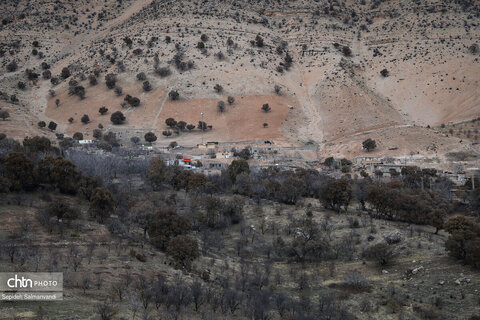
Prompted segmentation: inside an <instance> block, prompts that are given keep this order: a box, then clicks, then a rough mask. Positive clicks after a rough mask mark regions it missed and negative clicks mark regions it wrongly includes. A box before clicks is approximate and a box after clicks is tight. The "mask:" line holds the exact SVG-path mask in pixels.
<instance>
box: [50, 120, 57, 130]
mask: <svg viewBox="0 0 480 320" xmlns="http://www.w3.org/2000/svg"><path fill="white" fill-rule="evenodd" d="M48 129H50V130H52V131H55V129H57V124H56V123H55V122H53V121H50V123H49V124H48Z"/></svg>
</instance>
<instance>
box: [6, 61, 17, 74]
mask: <svg viewBox="0 0 480 320" xmlns="http://www.w3.org/2000/svg"><path fill="white" fill-rule="evenodd" d="M17 69H18V65H17V62H16V61H15V60H12V61H11V62H10V63H9V64H7V71H8V72H14V71H17Z"/></svg>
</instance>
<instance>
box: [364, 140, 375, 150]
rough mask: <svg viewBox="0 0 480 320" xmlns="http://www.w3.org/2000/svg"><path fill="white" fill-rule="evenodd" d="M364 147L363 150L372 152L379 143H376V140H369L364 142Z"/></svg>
mask: <svg viewBox="0 0 480 320" xmlns="http://www.w3.org/2000/svg"><path fill="white" fill-rule="evenodd" d="M362 146H363V149H365V150H367V151H372V150H373V149H375V148H376V147H377V143H376V142H375V140H372V139H370V138H368V139H367V140H365V141H363V142H362Z"/></svg>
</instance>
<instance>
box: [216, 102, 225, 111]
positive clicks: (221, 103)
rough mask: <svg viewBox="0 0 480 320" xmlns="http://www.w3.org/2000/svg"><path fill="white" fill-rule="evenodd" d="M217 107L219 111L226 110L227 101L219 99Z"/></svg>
mask: <svg viewBox="0 0 480 320" xmlns="http://www.w3.org/2000/svg"><path fill="white" fill-rule="evenodd" d="M217 109H218V111H219V112H224V111H225V102H223V101H218V104H217Z"/></svg>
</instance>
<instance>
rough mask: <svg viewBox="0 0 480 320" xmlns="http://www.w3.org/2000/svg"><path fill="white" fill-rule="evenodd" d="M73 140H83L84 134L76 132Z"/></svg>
mask: <svg viewBox="0 0 480 320" xmlns="http://www.w3.org/2000/svg"><path fill="white" fill-rule="evenodd" d="M73 139H75V140H83V133H81V132H75V133H74V134H73Z"/></svg>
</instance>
